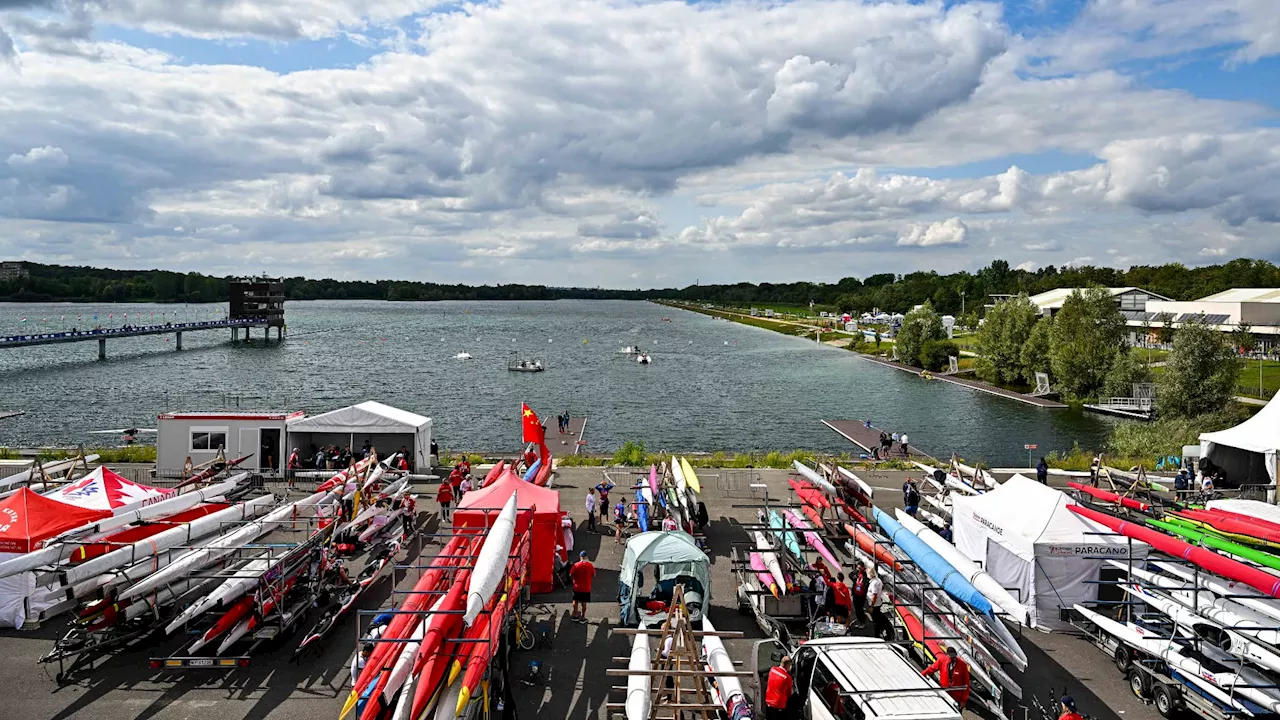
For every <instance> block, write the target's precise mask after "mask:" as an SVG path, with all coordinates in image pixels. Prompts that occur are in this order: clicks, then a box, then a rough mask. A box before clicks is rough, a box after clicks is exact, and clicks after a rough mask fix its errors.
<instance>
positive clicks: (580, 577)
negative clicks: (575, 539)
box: [569, 550, 596, 624]
mask: <svg viewBox="0 0 1280 720" xmlns="http://www.w3.org/2000/svg"><path fill="white" fill-rule="evenodd" d="M569 577H570V578H571V579H572V580H573V609H572V610H570V613H569V619H570V620H573V621H574V622H580V623H584V624H585V623H586V622H587V603H589V602H591V585H592V583H593V582H595V578H596V566H595V565H592V564H591V561H590V560H588V559H587V551H585V550H583V551H582V552H580V553H578V562H576V563H574V564H573V567H571V568H569Z"/></svg>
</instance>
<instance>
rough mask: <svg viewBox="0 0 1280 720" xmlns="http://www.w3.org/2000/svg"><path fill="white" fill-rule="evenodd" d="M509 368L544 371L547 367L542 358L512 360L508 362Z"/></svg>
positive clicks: (511, 369) (523, 370)
mask: <svg viewBox="0 0 1280 720" xmlns="http://www.w3.org/2000/svg"><path fill="white" fill-rule="evenodd" d="M507 369H508V370H510V371H511V372H542V371H543V370H546V369H547V368H546V366H545V365H543V364H542V361H541V360H512V361H511V362H509V363H507Z"/></svg>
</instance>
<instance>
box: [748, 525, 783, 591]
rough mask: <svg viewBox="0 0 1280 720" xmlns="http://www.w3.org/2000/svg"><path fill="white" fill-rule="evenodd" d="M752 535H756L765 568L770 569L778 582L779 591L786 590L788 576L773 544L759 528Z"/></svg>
mask: <svg viewBox="0 0 1280 720" xmlns="http://www.w3.org/2000/svg"><path fill="white" fill-rule="evenodd" d="M752 535H754V536H755V541H756V550H757V551H759V553H760V558H761V559H762V560H764V564H765V568H767V569H768V570H769V574H770V575H772V576H773V579H774V581H775V582H777V584H778V592H786V587H787V577H786V576H785V575H783V574H782V564H781V563H779V562H778V556H777V554H775V553H774V551H773V546H772V545H770V544H769V540H768V538H766V537H765V536H764V533H762V532H760V531H759V530H753V531H752Z"/></svg>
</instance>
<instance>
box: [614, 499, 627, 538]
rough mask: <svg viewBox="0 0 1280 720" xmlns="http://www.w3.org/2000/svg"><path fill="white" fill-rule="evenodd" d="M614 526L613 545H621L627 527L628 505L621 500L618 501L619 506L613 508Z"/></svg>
mask: <svg viewBox="0 0 1280 720" xmlns="http://www.w3.org/2000/svg"><path fill="white" fill-rule="evenodd" d="M613 526H614V528H615V530H614V533H613V544H614V545H621V544H622V530H623V529H624V528H626V527H627V504H626V503H624V502H622V501H621V500H619V501H618V504H617V505H614V506H613Z"/></svg>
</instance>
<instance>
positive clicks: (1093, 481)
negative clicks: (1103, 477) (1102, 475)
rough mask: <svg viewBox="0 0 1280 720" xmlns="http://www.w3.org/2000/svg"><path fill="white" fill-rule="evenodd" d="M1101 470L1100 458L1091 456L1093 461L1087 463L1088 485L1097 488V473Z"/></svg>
mask: <svg viewBox="0 0 1280 720" xmlns="http://www.w3.org/2000/svg"><path fill="white" fill-rule="evenodd" d="M1101 469H1102V458H1101V457H1100V456H1098V455H1094V456H1093V460H1091V461H1089V484H1090V485H1092V486H1093V487H1098V473H1099V472H1100V471H1101Z"/></svg>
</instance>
